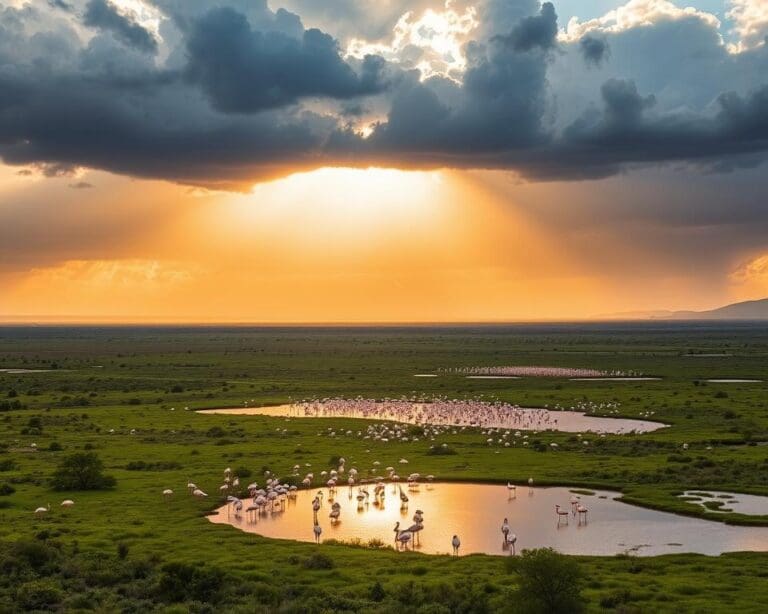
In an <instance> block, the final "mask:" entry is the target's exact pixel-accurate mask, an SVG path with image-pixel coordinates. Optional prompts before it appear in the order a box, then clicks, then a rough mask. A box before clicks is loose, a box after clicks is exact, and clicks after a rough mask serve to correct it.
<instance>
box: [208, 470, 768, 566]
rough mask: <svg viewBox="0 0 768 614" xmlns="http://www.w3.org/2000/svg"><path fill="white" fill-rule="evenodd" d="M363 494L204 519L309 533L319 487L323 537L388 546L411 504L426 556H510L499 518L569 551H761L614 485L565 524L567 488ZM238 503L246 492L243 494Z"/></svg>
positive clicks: (268, 533) (531, 541)
mask: <svg viewBox="0 0 768 614" xmlns="http://www.w3.org/2000/svg"><path fill="white" fill-rule="evenodd" d="M367 488H368V490H369V492H370V495H371V496H370V498H369V502H368V503H367V504H365V503H364V504H363V505H362V506H361V507H359V506H358V501H357V493H358V487H357V486H355V487H353V488H352V489H350V487H349V486H346V485H345V486H339V487H338V488H337V490H336V494H335V497H333V498H334V500H335V501H337V502H339V503H340V504H341V517H340V522H338V523H337V524H333V523H331V521H330V519H329V516H328V514H329V513H330V511H331V502H330V500H329V497H330V496H331V495H330V493H329V490H328V489H327V488H323V489H320V490H318V489H309V490H302V491H299V492H298V494H297V497H296V498H295V499H294V500H291V499H289V500H287V501H286V502H285V504H284V506H282V507H281V508H280V509H279V511H275V512H267V513H265V514H258V515H255V516H249V517H248V518H246V514H245V511H243V512H242V513H241V515H240V517H235V513H234V511H233V510H231V509H230V508H229V507H228V506H223V507H222V508H220V509H219V510H218V511H217V513H216V514H215V515H212V516H209V520H210V521H211V522H214V523H217V524H231V525H233V526H235V527H237V528H238V529H241V530H243V531H248V532H251V533H258V534H259V535H263V536H265V537H273V538H280V539H295V540H300V541H309V542H311V541H314V535H313V511H312V499H313V498H314V497H315V495H316V494H317V493H318V492H322V493H323V497H322V507H321V509H320V511H319V512H318V514H317V520H318V523H319V525H320V526H321V528H322V535H321V541H324V540H328V539H336V540H339V541H346V542H356V541H359V542H362V543H364V544H366V543H368V542H369V541H370V540H380V541H381V542H382V543H383V544H385V545H388V546H392V547H395V541H394V537H395V533H394V526H395V523H396V522H398V521H399V522H400V524H401V528H405V529H407V528H408V527H410V526H411V525H412V524H413V515H414V513H415V511H416V510H417V509H420V510H422V511H423V512H424V523H423V524H424V529H423V530H422V531H421V532H420V534H419V540H418V542H417V543H416V544H411V545H409V547H408V549H409V550H410V549H415V550H416V551H417V552H423V553H428V554H441V553H442V554H448V553H450V552H451V538H452V536H453V535H454V534H455V535H458V536H459V538H460V539H461V548H460V554H462V555H463V554H470V553H477V552H482V553H486V554H497V555H508V554H512V549H511V548H507V547H505V546H504V544H503V538H502V533H501V525H502V523H503V521H504V518H507V519H508V520H509V524H510V526H511V530H512V533H514V534H515V535H516V536H517V542H516V545H515V551H516V552H517V553H519V552H520V551H521V550H522V549H523V548H540V547H547V546H549V547H553V548H555V549H557V550H559V551H560V552H564V553H567V554H588V555H613V554H618V553H622V552H631V553H636V554H639V555H645V556H650V555H658V554H667V553H674V552H698V553H702V554H709V555H716V554H720V553H722V552H732V551H741V550H754V551H768V528H767V527H736V526H728V525H725V524H722V523H717V522H712V521H706V520H701V519H697V518H689V517H685V516H677V515H674V514H669V513H664V512H657V511H654V510H648V509H644V508H640V507H635V506H631V505H627V504H624V503H620V502H618V501H615V500H613V497H616V496H618V493H614V492H607V491H596V492H595V494H594V495H591V496H585V495H578V496H579V497H580V500H579V501H580V503H581V504H582V505H583V506H585V507H586V508H587V509H588V510H589V511H588V513H587V522H586V523H585V522H581V523H579V521H578V519H577V518H576V517H575V516H573V515H572V514H569V515H568V517H567V524H566V523H565V521H564V519H560V520H561V522H560V523H559V524H558V520H559V518H558V516H557V514H556V512H555V505H560V506H561V508H562V509H565V510H571V505H570V500H571V497H572V496H574V494H573V493H572V492H570V491H569V490H568V489H567V488H534V489H531V490H529V488H528V487H527V486H518V487H517V490H516V492H510V491H508V489H507V487H506V486H504V485H501V486H499V485H487V484H457V483H451V484H448V483H438V484H434V485H428V484H421V485H420V486H419V489H418V491H411V490H408V489H407V487H406V486H403V490H404V492H406V494H407V496H408V497H409V502H408V507H407V509H401V504H400V499H399V495H398V494H397V488H394V485H393V484H387V486H386V496H385V499H384V502H383V505H374V504H373V485H372V484H369V485H367ZM243 503H244V506H243V510H245V508H246V507H248V506H249V505H250V504H251V500H250V499H247V500H244V501H243Z"/></svg>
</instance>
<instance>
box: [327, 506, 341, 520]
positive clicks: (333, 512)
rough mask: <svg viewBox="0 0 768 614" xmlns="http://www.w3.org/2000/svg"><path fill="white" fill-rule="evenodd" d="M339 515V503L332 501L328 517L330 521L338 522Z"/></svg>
mask: <svg viewBox="0 0 768 614" xmlns="http://www.w3.org/2000/svg"><path fill="white" fill-rule="evenodd" d="M339 516H341V504H340V503H334V504H333V506H332V509H331V513H330V514H328V517H329V518H330V519H331V522H339Z"/></svg>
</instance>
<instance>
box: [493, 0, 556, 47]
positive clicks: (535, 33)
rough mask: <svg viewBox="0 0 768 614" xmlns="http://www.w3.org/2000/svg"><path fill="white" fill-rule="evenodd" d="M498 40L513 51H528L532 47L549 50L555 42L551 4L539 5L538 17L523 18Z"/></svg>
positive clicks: (554, 15)
mask: <svg viewBox="0 0 768 614" xmlns="http://www.w3.org/2000/svg"><path fill="white" fill-rule="evenodd" d="M498 38H499V39H500V40H502V41H504V42H505V43H507V44H508V45H510V46H512V48H513V49H514V50H515V51H530V50H531V49H533V48H534V47H539V48H541V49H550V48H551V47H554V46H555V42H556V40H557V14H556V13H555V7H554V5H553V4H552V3H551V2H545V3H544V4H542V5H541V11H540V13H539V14H538V15H532V16H530V17H524V18H523V19H521V20H520V21H519V22H518V23H517V24H516V25H515V26H514V27H513V28H512V31H511V32H510V33H509V34H507V35H506V36H499V37H498Z"/></svg>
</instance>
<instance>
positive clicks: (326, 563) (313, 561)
mask: <svg viewBox="0 0 768 614" xmlns="http://www.w3.org/2000/svg"><path fill="white" fill-rule="evenodd" d="M304 568H305V569H333V559H332V558H331V557H329V556H328V555H327V554H323V553H322V552H315V553H314V554H312V555H310V556H309V557H307V558H306V559H304Z"/></svg>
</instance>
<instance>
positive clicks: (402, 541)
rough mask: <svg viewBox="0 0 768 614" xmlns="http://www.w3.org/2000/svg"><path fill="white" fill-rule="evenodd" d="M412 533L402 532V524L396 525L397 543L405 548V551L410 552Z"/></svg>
mask: <svg viewBox="0 0 768 614" xmlns="http://www.w3.org/2000/svg"><path fill="white" fill-rule="evenodd" d="M412 536H413V535H412V533H410V531H401V530H400V523H399V522H398V523H396V524H395V542H396V543H397V545H398V548H399V547H400V546H403V548H404V549H405V550H408V542H409V541H411V537H412Z"/></svg>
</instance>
